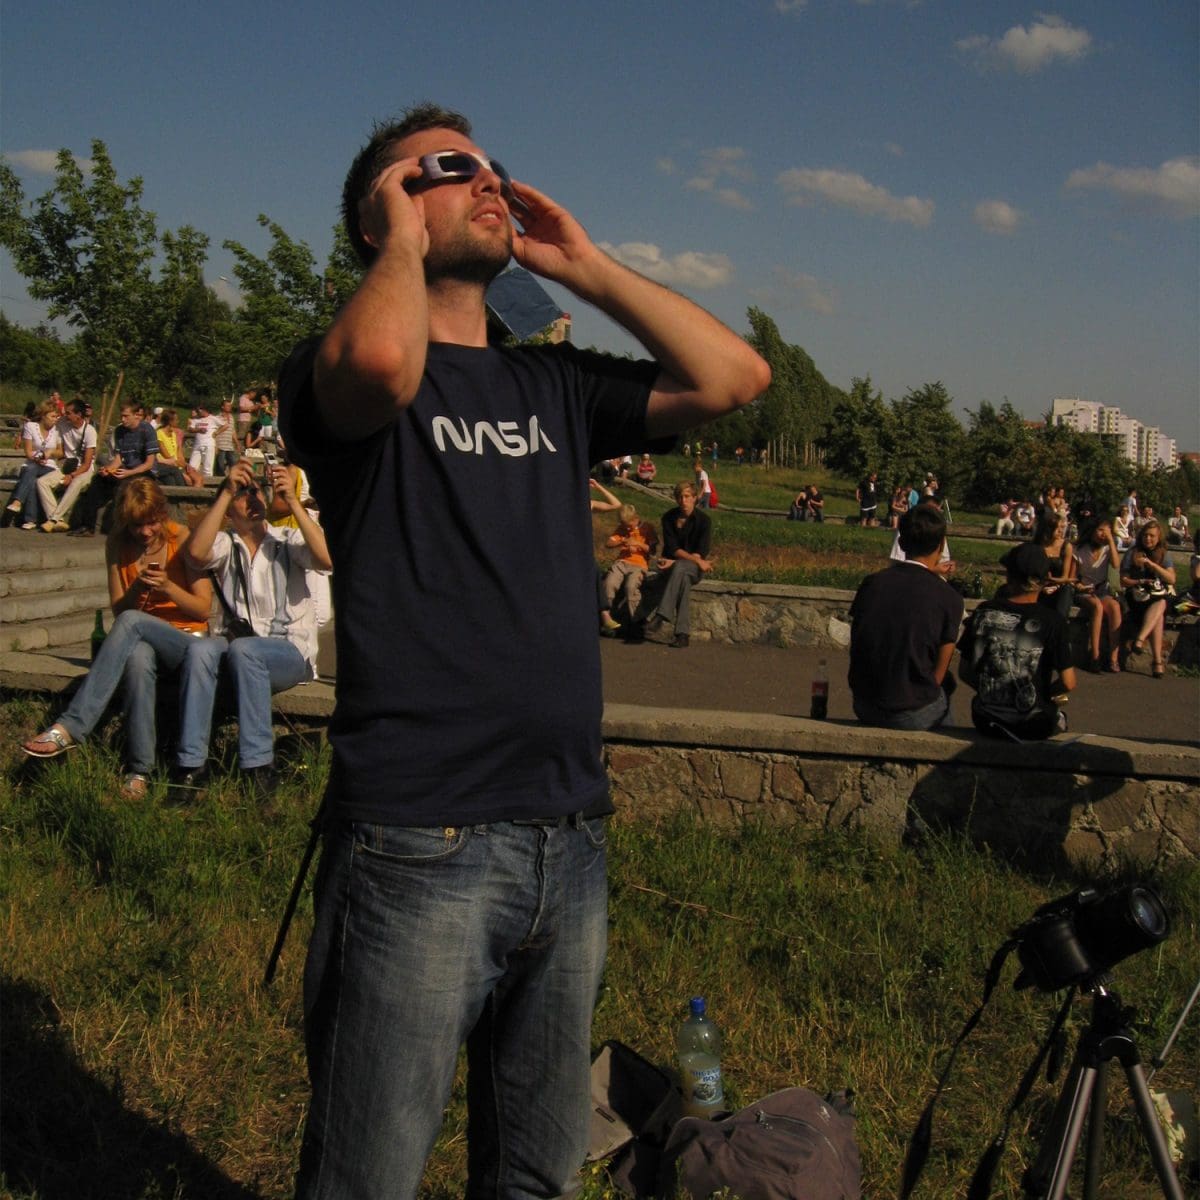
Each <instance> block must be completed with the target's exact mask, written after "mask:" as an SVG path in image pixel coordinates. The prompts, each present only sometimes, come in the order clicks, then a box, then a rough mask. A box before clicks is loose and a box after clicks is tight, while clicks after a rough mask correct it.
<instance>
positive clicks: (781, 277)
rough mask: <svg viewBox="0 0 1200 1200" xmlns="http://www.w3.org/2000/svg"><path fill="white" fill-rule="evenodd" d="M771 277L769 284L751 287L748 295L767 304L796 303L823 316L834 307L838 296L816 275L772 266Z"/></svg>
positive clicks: (784, 305) (788, 305)
mask: <svg viewBox="0 0 1200 1200" xmlns="http://www.w3.org/2000/svg"><path fill="white" fill-rule="evenodd" d="M771 279H772V283H771V284H770V286H768V287H762V288H755V289H752V291H751V295H752V296H753V297H754V298H755V299H756V300H758V301H759V303H761V304H763V305H764V306H765V307H767V308H771V309H777V308H780V309H789V308H796V307H797V306H798V307H800V308H803V309H807V310H808V311H809V312H815V313H820V314H821V315H822V316H830V315H832V314H833V313H835V312H836V311H837V296H836V295H835V294H834V292H833V291H832V289H830V288H829V287H828V286H826V285H825V284H824V283H822V282H821V281H820V280H819V279H818V278H817V277H816V276H815V275H806V274H805V273H804V272H803V271H789V270H788V269H787V268H786V267H775V268H774V270H773V271H772V272H771Z"/></svg>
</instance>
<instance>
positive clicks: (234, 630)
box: [172, 461, 333, 798]
mask: <svg viewBox="0 0 1200 1200" xmlns="http://www.w3.org/2000/svg"><path fill="white" fill-rule="evenodd" d="M271 486H272V488H273V489H274V492H275V495H276V496H277V497H279V498H280V499H282V500H284V501H286V503H287V505H288V508H289V510H290V512H291V515H292V516H293V517H294V518H295V521H296V528H294V529H293V528H288V527H282V526H271V525H268V524H267V505H266V500H265V497H264V496H263V491H262V487H261V486H260V484H259V481H258V479H257V478H256V477H255V475H254V473H253V471H252V470H251V468H250V464H249V463H247V462H245V461H243V462H239V463H236V464H235V465H234V466H233V467H231V468H230V471H229V474H228V475H227V476H226V478H225V483H224V485H223V486H222V487H221V489H220V491H219V492H218V493H217V498H216V500H214V501H213V503H212V506H211V507H210V508H209V509H208V511H207V512H206V513H205V514H204V516H203V517H201V519H200V522H199V524H197V526H196V528H195V530H194V531H193V532H192V536H191V538H190V539H189V541H188V544H187V555H188V558H189V560H190V562H191V564H192V566H193V567H194V568H195V569H196V570H198V571H210V572H211V573H212V575H213V582H214V584H215V585H216V588H217V596H218V599H219V600H220V610H221V611H220V614H219V616H218V618H217V621H216V625H217V636H215V637H208V638H202V639H200V640H198V641H197V642H196V645H195V646H194V647H191V648H189V651H188V655H187V658H186V659H185V660H184V664H183V672H182V678H181V685H180V695H181V699H180V710H181V711H184V710H186V711H188V712H190V713H193V714H195V719H196V721H197V724H199V723H201V722H207V723H209V724H211V721H212V707H213V701H214V699H215V697H216V690H217V672H218V669H219V668H220V666H221V664H222V662H224V663H225V665H226V668H227V670H228V671H229V674H230V676H231V678H232V680H233V683H234V687H235V688H236V691H237V706H238V764H239V766H240V767H241V769H242V771H243V773H245V774H246V775H247V776H249V778H250V779H251V781H252V784H253V786H254V788H255V791H256V792H257V793H258V795H259V796H260V797H263V798H265V797H267V796H269V795H270V794H271V792H273V791H274V787H275V782H276V777H275V768H274V759H275V747H274V738H273V735H272V730H271V696H272V694H273V693H275V692H282V691H286V690H287V689H288V688H291V687H295V686H296V684H298V683H303V682H304V681H305V680H306V679H313V678H315V676H316V671H317V619H316V609H315V606H314V604H313V598H312V594H311V592H310V591H309V584H308V572H309V571H330V570H332V568H333V564H332V562H331V561H330V558H329V550H328V549H327V547H326V545H325V535H324V533H323V532H322V531H321V527H320V526H319V525H318V524H317V523H316V522H315V521H314V520H313V519H312V517H310V516H309V515H308V512H307V510H306V509H305V508H304V506H303V505H302V504H301V503H300V500H299V498H298V497H297V496H296V494H295V492H294V491H293V490H292V485H291V479H290V477H289V474H288V471H287V468H286V467H275V468H274V469H273V470H272V472H271ZM227 515H228V517H229V524H230V526H231V527H232V533H226V532H224V531H223V530H222V529H221V525H222V522H223V521H224V519H225V517H226V516H227ZM181 740H182V739H181ZM189 744H199V745H203V747H204V751H205V754H204V757H202V758H201V761H199V762H191V763H184V762H180V763H179V764H178V766H177V767H176V769H175V772H174V775H173V780H172V782H173V784H174V785H175V787H177V788H180V789H191V790H197V789H199V788H200V787H202V786H203V785H204V783H205V782H206V778H207V769H206V763H205V761H204V759H205V758H206V757H207V748H208V744H207V738H206V737H201V738H199V739H195V740H192V741H191V742H189Z"/></svg>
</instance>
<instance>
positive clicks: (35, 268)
mask: <svg viewBox="0 0 1200 1200" xmlns="http://www.w3.org/2000/svg"><path fill="white" fill-rule="evenodd" d="M141 200H142V181H141V179H139V178H136V177H135V178H133V179H131V180H129V181H128V183H124V184H122V183H121V182H120V181H119V180H118V178H117V173H116V170H115V169H114V167H113V164H112V160H111V158H110V157H109V154H108V149H107V147H106V146H105V145H104V143H103V142H102V141H98V140H97V141H94V142H92V169H91V176H90V179H85V177H84V173H83V171H82V169H81V168H80V166H79V164H78V163H77V162H76V160H75V158H74V156H73V155H72V154H71V153H70V151H68V150H60V151H59V152H58V162H57V166H56V168H55V177H54V185H53V187H51V189H50V190H49V191H48V192H46V193H45V194H44V195H43V196H41V197H40V198H39V199H37V200H36V201H34V202H33V203H32V204H31V205H27V204H26V201H25V195H24V191H23V189H22V187H21V184H20V181H19V180H18V179H17V177H16V175H15V173H14V172H13V171H12V169H11V168H10V167H9V166H8V165H7V164H6V163H0V244H3V245H4V247H5V248H6V249H7V250H8V251H9V252H10V253H11V254H12V256H13V261H14V262H15V264H16V267H17V270H18V271H20V273H21V274H22V276H24V278H25V280H26V281H27V284H26V286H27V288H28V291H29V294H30V295H31V296H32V297H34V299H37V300H45V301H47V302H48V311H49V314H50V317H51V318H52V319H53V318H62V319H64V320H65V321H66V322H67V324H68V325H70V326H72V327H73V328H75V329H77V330H78V331H79V334H78V338H77V351H78V356H79V363H80V371H81V373H82V375H83V377H84V381H85V382H86V383H87V384H88V385H89V386H92V387H96V388H103V387H105V386H108V385H111V384H112V383H113V381H114V380H115V378H116V376H117V373H118V372H120V371H125V372H126V373H127V375H128V376H129V377H130V379H131V380H133V381H136V382H143V383H147V382H150V381H151V380H152V379H153V376H154V367H155V365H156V363H155V358H156V354H155V351H156V349H157V346H158V343H159V336H160V333H161V328H162V324H163V318H162V305H163V297H162V296H161V294H160V293H159V290H158V289H157V288H156V285H155V281H154V278H153V273H152V269H151V268H152V263H153V261H154V258H155V256H156V254H157V252H158V248H159V246H158V234H157V229H156V226H155V218H154V214H153V213H152V212H148V211H146V210H145V209H144V208H142V205H141ZM179 239H180V241H181V242H183V243H186V244H187V245H188V247H189V248H190V249H191V250H193V251H194V249H195V247H196V245H197V244H199V243H203V245H204V246H206V245H207V238H204V237H203V235H201V234H197V233H195V231H194V230H189V231H186V232H185V231H181V232H180V234H179Z"/></svg>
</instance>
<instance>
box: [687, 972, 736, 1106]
mask: <svg viewBox="0 0 1200 1200" xmlns="http://www.w3.org/2000/svg"><path fill="white" fill-rule="evenodd" d="M678 1046H679V1078H680V1082H681V1083H682V1085H683V1114H684V1116H686V1117H711V1116H714V1115H716V1114H717V1113H719V1112H721V1111H722V1110H723V1109H724V1107H725V1091H724V1089H723V1088H722V1087H721V1031H720V1030H719V1029H718V1028H717V1027H716V1025H714V1024H713V1022H712V1021H710V1020H709V1019H708V1018H707V1017H706V1016H705V1015H704V997H703V996H695V997H693V998H692V1002H691V1014H690V1015H689V1017H688V1019H687V1020H686V1021H684V1023H683V1024H682V1025H681V1026H680V1027H679V1038H678Z"/></svg>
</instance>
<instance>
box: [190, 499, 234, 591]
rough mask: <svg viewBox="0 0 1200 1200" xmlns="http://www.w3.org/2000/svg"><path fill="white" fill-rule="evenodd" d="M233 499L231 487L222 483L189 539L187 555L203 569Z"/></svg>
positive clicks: (194, 563)
mask: <svg viewBox="0 0 1200 1200" xmlns="http://www.w3.org/2000/svg"><path fill="white" fill-rule="evenodd" d="M232 499H233V496H232V495H231V493H230V491H229V488H228V487H226V486H225V484H222V485H221V486H220V487H219V488H218V489H217V498H216V499H215V500H214V501H213V502H212V504H210V505H209V506H208V508H207V509H206V510H205V512H204V515H203V516H202V517H201V518H200V520H199V521H197V522H196V528H195V529H193V530H192V533H191V536H190V537H189V538H188V540H187V556H188V558H189V559H190V560H191V562H192V564H193V565H194V566H196V567H198V568H200V569H201V570H203V569H204V568H205V567H206V566H207V565H208V558H209V555H210V554H212V548H213V543H214V542H215V541H216V538H217V534H218V533H220V531H221V523H222V522H223V521H224V520H225V514H226V513H227V512H228V511H229V504H230V501H231V500H232Z"/></svg>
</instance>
